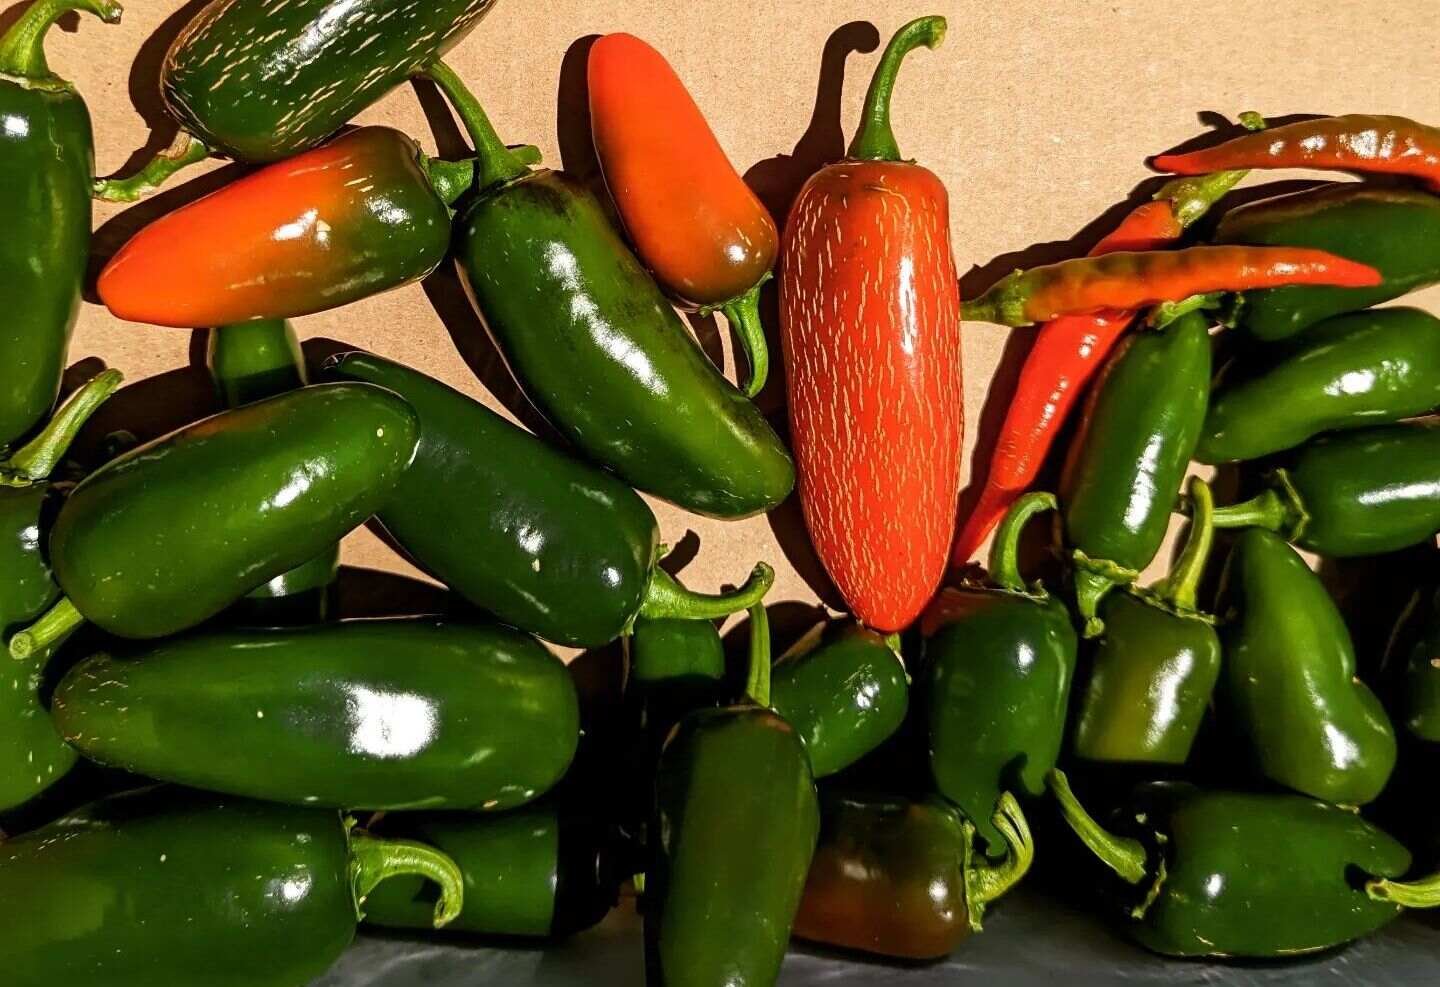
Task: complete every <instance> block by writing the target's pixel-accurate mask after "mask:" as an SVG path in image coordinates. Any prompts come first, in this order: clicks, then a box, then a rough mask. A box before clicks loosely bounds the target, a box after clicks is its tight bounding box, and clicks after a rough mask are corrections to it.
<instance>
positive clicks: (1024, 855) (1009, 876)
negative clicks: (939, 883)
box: [965, 792, 1035, 932]
mask: <svg viewBox="0 0 1440 987" xmlns="http://www.w3.org/2000/svg"><path fill="white" fill-rule="evenodd" d="M991 822H993V823H994V824H995V828H996V829H998V830H1000V835H1002V836H1004V837H1005V845H1006V846H1007V847H1008V848H1009V852H1008V853H1006V854H1005V859H1004V860H1002V861H1000V862H999V863H990V862H988V861H986V862H985V863H982V864H980V865H978V866H974V867H967V868H966V870H965V900H966V904H967V905H968V906H969V911H970V928H971V930H972V931H974V932H979V931H981V919H982V918H983V917H984V915H985V906H987V905H989V904H990V903H991V902H992V901H995V900H996V899H997V898H1000V897H1001V896H1002V895H1004V894H1005V893H1007V892H1008V891H1009V890H1010V889H1011V888H1013V887H1014V886H1015V885H1016V884H1019V883H1020V879H1021V878H1023V877H1024V876H1025V875H1026V874H1027V873H1029V871H1030V865H1031V863H1033V862H1034V860H1035V841H1034V839H1032V838H1031V836H1030V824H1029V823H1027V822H1026V821H1025V813H1023V812H1021V811H1020V803H1019V802H1017V801H1016V800H1015V796H1013V795H1011V794H1010V793H1009V792H1002V793H1001V795H1000V801H999V802H998V803H997V804H996V806H995V815H994V816H992V817H991Z"/></svg>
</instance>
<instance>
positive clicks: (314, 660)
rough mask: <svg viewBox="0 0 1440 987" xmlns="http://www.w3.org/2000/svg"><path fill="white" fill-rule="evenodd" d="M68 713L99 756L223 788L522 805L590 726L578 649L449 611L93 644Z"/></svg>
mask: <svg viewBox="0 0 1440 987" xmlns="http://www.w3.org/2000/svg"><path fill="white" fill-rule="evenodd" d="M52 713H53V716H54V718H55V725H56V727H57V728H59V730H60V732H61V733H62V734H63V735H64V736H65V739H66V740H67V741H68V742H69V743H70V744H71V745H72V746H74V747H75V748H77V749H78V750H80V751H81V752H82V753H84V754H85V755H86V756H87V757H89V758H90V759H91V760H94V761H98V762H100V763H102V764H107V765H110V766H112V767H119V768H124V769H125V770H127V771H131V772H134V773H136V774H142V775H145V776H147V777H151V778H157V779H160V780H162V781H172V782H176V783H179V784H184V785H188V786H190V787H192V788H202V789H207V790H210V791H218V792H225V793H227V794H232V795H243V796H247V797H252V798H261V799H266V800H268V801H274V802H288V803H291V804H295V805H313V806H328V807H335V808H357V809H432V808H433V809H482V810H485V811H491V810H499V809H507V808H513V807H515V806H518V805H522V804H524V803H526V802H530V801H532V800H534V799H536V798H538V797H539V796H541V795H543V794H544V793H545V792H546V791H548V790H549V789H550V788H552V787H553V786H554V785H555V783H556V782H558V781H559V780H560V778H561V777H562V776H563V775H564V774H565V770H566V769H567V768H568V767H569V766H570V761H571V759H572V758H573V757H574V756H575V748H576V746H577V744H578V742H579V733H580V725H579V716H580V714H579V701H578V699H577V697H576V692H575V683H574V682H573V681H572V678H571V676H570V674H569V673H568V672H567V670H566V669H565V666H564V664H563V663H562V662H561V661H560V659H559V658H556V657H555V656H554V655H552V654H551V653H550V652H548V651H547V650H546V649H545V648H544V647H543V646H541V645H540V644H539V643H537V642H536V641H535V639H534V638H531V637H528V636H527V635H524V634H521V633H519V632H518V631H513V630H510V629H509V628H503V627H499V626H494V625H487V624H470V623H460V622H457V621H449V620H439V619H435V618H414V619H409V618H397V619H389V620H357V621H345V622H341V623H337V624H330V625H317V626H315V627H302V628H293V629H287V628H276V629H273V630H270V629H264V630H262V629H256V630H249V629H245V630H234V631H218V632H213V633H206V634H197V635H192V636H189V637H178V638H173V639H171V640H168V641H165V642H163V643H161V644H158V645H156V646H155V647H153V648H151V649H150V650H147V651H143V652H141V653H139V654H137V655H134V656H132V657H127V658H120V657H114V656H112V655H109V654H104V653H101V654H98V655H94V656H92V657H90V658H87V659H86V660H84V661H82V662H80V664H78V665H76V666H75V667H74V668H72V669H71V670H70V671H69V672H68V673H66V675H65V677H64V678H62V679H61V680H60V683H59V685H57V686H56V687H55V696H54V701H53V707H52Z"/></svg>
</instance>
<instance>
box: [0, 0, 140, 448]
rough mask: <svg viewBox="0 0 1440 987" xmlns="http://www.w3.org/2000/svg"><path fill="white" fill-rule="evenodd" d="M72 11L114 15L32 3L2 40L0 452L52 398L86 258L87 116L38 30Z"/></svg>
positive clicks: (66, 2) (62, 0) (64, 0)
mask: <svg viewBox="0 0 1440 987" xmlns="http://www.w3.org/2000/svg"><path fill="white" fill-rule="evenodd" d="M72 10H84V11H87V12H88V13H91V14H94V15H95V16H96V17H99V18H101V19H102V20H104V21H106V22H107V23H111V24H113V23H116V22H118V21H119V20H120V4H118V3H115V2H113V0H37V2H36V3H32V4H31V5H30V6H29V7H28V8H26V10H25V12H24V14H22V15H21V16H20V17H19V18H18V19H17V20H16V21H15V22H14V24H12V25H11V26H10V29H9V30H8V31H6V32H5V35H4V37H0V119H3V120H4V121H5V125H4V127H3V128H0V188H3V189H5V190H6V191H5V197H4V205H3V207H0V227H3V229H4V231H5V234H4V237H3V238H0V285H3V286H4V288H3V290H4V294H5V318H4V320H3V321H0V367H3V368H4V370H3V372H0V456H3V453H4V450H5V449H6V448H7V447H9V445H10V444H11V443H12V442H14V441H15V440H17V439H19V438H21V437H22V436H24V435H26V434H28V433H29V432H30V430H31V429H33V428H34V427H35V426H36V425H37V424H39V423H40V422H41V421H42V420H43V419H44V418H45V417H46V416H48V415H49V414H50V409H51V407H53V406H54V404H55V396H56V395H57V394H58V393H59V392H60V377H61V375H62V374H63V373H64V372H65V359H66V354H67V352H68V350H69V346H70V333H71V330H73V329H74V327H75V319H76V317H77V316H78V315H79V312H80V289H81V285H82V282H83V281H84V279H85V265H86V262H87V260H88V258H89V251H90V212H91V210H90V182H91V180H92V179H93V177H94V174H95V148H94V139H93V137H92V134H91V128H90V113H89V111H88V110H87V109H86V108H85V101H84V100H83V99H81V98H80V95H79V94H78V93H77V92H76V91H75V88H74V87H73V86H72V85H71V84H70V83H68V82H66V81H65V80H64V79H61V78H59V77H58V76H56V75H55V74H54V73H53V72H51V71H50V67H49V65H48V64H47V63H46V61H45V36H46V34H47V33H48V32H49V30H50V28H51V27H52V26H53V25H54V23H55V20H56V19H57V18H59V17H61V16H62V15H64V14H65V13H67V12H69V11H72Z"/></svg>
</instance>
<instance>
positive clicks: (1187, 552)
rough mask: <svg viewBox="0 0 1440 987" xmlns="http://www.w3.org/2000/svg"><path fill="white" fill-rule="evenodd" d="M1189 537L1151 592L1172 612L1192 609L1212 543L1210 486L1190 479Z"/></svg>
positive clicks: (1212, 506)
mask: <svg viewBox="0 0 1440 987" xmlns="http://www.w3.org/2000/svg"><path fill="white" fill-rule="evenodd" d="M1190 510H1191V514H1190V537H1189V539H1188V540H1187V541H1186V542H1185V548H1184V550H1183V551H1181V553H1180V558H1179V560H1178V561H1177V562H1176V563H1175V568H1174V569H1172V570H1171V572H1170V575H1168V576H1166V577H1165V578H1164V579H1162V580H1160V582H1158V583H1156V584H1155V587H1154V589H1155V593H1156V594H1157V595H1158V596H1159V597H1160V598H1161V599H1162V600H1165V601H1167V602H1169V603H1170V605H1171V606H1173V607H1174V608H1175V609H1176V610H1194V609H1196V606H1195V600H1196V594H1197V591H1198V589H1199V587H1200V580H1201V578H1202V577H1203V576H1204V575H1205V564H1206V563H1207V562H1209V561H1210V546H1211V545H1213V544H1214V542H1215V498H1214V496H1213V495H1212V494H1211V493H1210V485H1209V484H1208V483H1206V482H1205V481H1204V480H1202V479H1200V478H1199V477H1198V476H1192V477H1191V478H1190Z"/></svg>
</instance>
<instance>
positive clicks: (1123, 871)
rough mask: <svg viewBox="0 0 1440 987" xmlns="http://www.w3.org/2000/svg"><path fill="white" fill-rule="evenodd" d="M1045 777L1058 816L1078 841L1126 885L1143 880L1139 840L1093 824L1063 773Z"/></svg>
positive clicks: (1142, 850)
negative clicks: (1057, 806) (1057, 805)
mask: <svg viewBox="0 0 1440 987" xmlns="http://www.w3.org/2000/svg"><path fill="white" fill-rule="evenodd" d="M1046 778H1047V780H1048V781H1049V783H1050V792H1051V794H1053V795H1054V796H1055V801H1056V802H1058V803H1059V805H1060V814H1061V815H1062V816H1064V817H1065V822H1067V823H1068V824H1069V825H1070V828H1071V829H1072V830H1074V831H1075V835H1076V836H1078V837H1080V842H1082V843H1084V844H1085V846H1087V847H1088V848H1089V849H1090V852H1091V853H1093V854H1095V856H1096V857H1097V858H1099V860H1100V862H1101V863H1103V864H1104V865H1105V866H1106V867H1109V868H1110V869H1111V870H1113V871H1114V872H1115V873H1116V874H1117V875H1119V877H1120V879H1121V880H1122V881H1125V882H1126V883H1127V884H1139V883H1140V882H1141V881H1143V880H1145V874H1146V871H1145V861H1146V853H1145V847H1144V846H1143V845H1142V844H1141V843H1140V841H1139V840H1132V839H1129V838H1128V837H1124V836H1116V835H1115V834H1114V833H1112V832H1110V831H1109V830H1107V829H1106V828H1105V827H1103V826H1101V825H1100V824H1099V823H1098V822H1096V821H1095V819H1094V817H1092V816H1091V815H1090V813H1088V812H1086V811H1085V807H1084V806H1083V805H1081V804H1080V800H1079V799H1077V798H1076V797H1075V793H1074V792H1073V791H1071V790H1070V779H1068V778H1066V777H1065V772H1063V771H1061V770H1060V769H1059V768H1053V769H1051V771H1050V774H1049V775H1047V776H1046Z"/></svg>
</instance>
